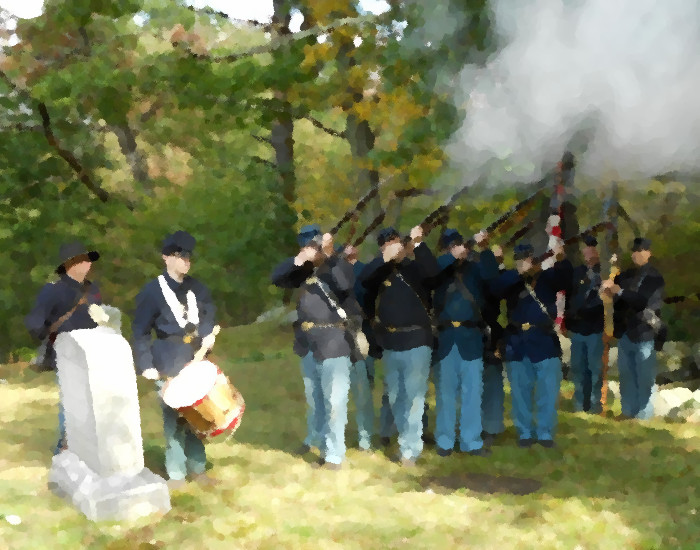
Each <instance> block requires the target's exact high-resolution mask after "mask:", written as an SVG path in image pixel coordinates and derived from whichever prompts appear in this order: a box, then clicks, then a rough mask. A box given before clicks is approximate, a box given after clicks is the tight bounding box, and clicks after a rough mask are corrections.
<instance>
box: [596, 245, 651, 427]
mask: <svg viewBox="0 0 700 550" xmlns="http://www.w3.org/2000/svg"><path fill="white" fill-rule="evenodd" d="M650 257H651V241H649V240H648V239H644V238H636V239H634V242H633V244H632V261H633V262H634V264H635V267H633V268H631V269H628V270H627V271H624V272H623V273H621V274H620V275H618V276H617V277H615V281H614V282H612V283H611V282H610V281H604V282H603V284H602V290H603V292H607V293H608V294H610V295H612V296H613V297H614V303H615V310H614V318H615V337H616V338H618V348H617V350H618V355H617V365H618V370H619V372H620V398H621V405H622V415H623V418H625V417H626V418H639V419H648V418H651V416H653V412H654V411H653V406H652V403H651V394H652V390H653V388H654V380H655V377H656V351H658V349H660V347H661V346H662V345H663V336H664V325H663V323H662V322H661V317H660V315H661V304H662V301H663V294H664V286H665V283H664V278H663V277H662V276H661V274H660V273H659V271H658V270H657V269H656V268H655V267H654V266H652V265H651V263H649V258H650Z"/></svg>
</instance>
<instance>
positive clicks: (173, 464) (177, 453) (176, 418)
mask: <svg viewBox="0 0 700 550" xmlns="http://www.w3.org/2000/svg"><path fill="white" fill-rule="evenodd" d="M163 384H164V381H163V380H157V381H156V386H157V388H158V389H160V388H162V387H163ZM160 406H161V408H162V409H163V433H164V435H165V470H166V472H167V473H168V477H169V478H170V479H177V480H180V479H185V476H187V474H202V473H204V470H205V468H206V465H207V455H206V453H205V451H204V443H203V442H202V440H201V439H199V438H198V437H197V436H196V435H195V434H194V432H193V431H192V429H191V428H190V426H189V424H187V422H186V421H185V420H184V419H182V418H180V415H179V414H178V412H177V411H176V410H175V409H171V408H170V407H168V406H167V405H166V404H165V403H163V400H162V399H161V400H160Z"/></svg>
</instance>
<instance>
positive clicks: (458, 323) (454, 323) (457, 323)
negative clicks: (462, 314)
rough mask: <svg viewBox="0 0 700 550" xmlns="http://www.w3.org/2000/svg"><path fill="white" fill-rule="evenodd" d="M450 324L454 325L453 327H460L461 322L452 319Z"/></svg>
mask: <svg viewBox="0 0 700 550" xmlns="http://www.w3.org/2000/svg"><path fill="white" fill-rule="evenodd" d="M452 326H453V327H455V328H457V327H461V326H462V323H460V322H459V321H452Z"/></svg>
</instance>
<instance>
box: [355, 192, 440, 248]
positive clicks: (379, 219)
mask: <svg viewBox="0 0 700 550" xmlns="http://www.w3.org/2000/svg"><path fill="white" fill-rule="evenodd" d="M433 193H434V191H433V190H432V189H418V188H417V187H409V188H407V189H399V190H398V191H392V192H391V193H389V197H388V198H389V202H391V201H392V200H394V199H405V198H408V197H416V196H419V195H431V194H433ZM386 210H387V209H386V208H383V209H382V211H381V212H380V213H379V214H377V216H376V217H375V218H374V220H372V221H371V222H370V224H369V225H368V226H367V227H366V228H365V230H364V231H363V232H362V234H361V235H360V236H359V237H358V238H357V239H355V241H354V242H353V243H352V246H354V247H358V246H360V245H361V244H362V243H363V242H364V241H365V239H367V237H369V235H371V234H372V232H373V231H374V230H375V229H377V227H379V226H380V225H381V224H382V222H384V219H385V218H386Z"/></svg>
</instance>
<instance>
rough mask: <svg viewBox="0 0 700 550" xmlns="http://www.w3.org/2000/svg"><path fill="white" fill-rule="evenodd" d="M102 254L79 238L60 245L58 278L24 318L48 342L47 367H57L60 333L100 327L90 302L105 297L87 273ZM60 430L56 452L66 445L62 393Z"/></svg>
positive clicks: (33, 330) (40, 338)
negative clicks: (91, 249)
mask: <svg viewBox="0 0 700 550" xmlns="http://www.w3.org/2000/svg"><path fill="white" fill-rule="evenodd" d="M99 257H100V255H99V253H97V252H95V251H88V250H87V249H86V248H85V246H83V244H81V243H79V242H72V243H67V244H64V245H62V246H61V247H60V249H59V258H60V265H59V266H58V267H57V268H56V273H57V274H58V275H59V279H58V281H56V282H54V283H47V284H46V285H44V286H43V287H42V289H41V290H40V291H39V295H38V297H37V299H36V303H35V305H34V308H33V309H32V311H31V313H29V315H27V316H26V317H25V319H24V324H25V326H26V327H27V330H28V331H29V333H30V334H31V335H32V336H33V337H34V338H37V339H39V340H43V341H44V342H45V348H44V357H43V358H41V359H40V361H41V363H42V365H41V366H42V367H43V368H45V369H46V370H54V369H56V352H55V350H54V347H53V344H54V342H55V340H56V336H57V335H58V334H60V333H62V332H70V331H72V330H80V329H89V328H96V327H97V323H95V321H93V319H92V317H90V314H89V313H88V307H89V306H90V305H91V304H101V303H102V299H101V297H100V291H99V289H98V287H97V285H96V284H95V283H92V282H90V281H88V280H87V279H86V277H87V274H88V272H89V271H90V268H91V267H92V262H95V261H97V259H98V258H99ZM58 432H59V436H58V443H57V444H56V447H55V449H54V455H56V454H58V453H59V452H61V451H62V450H63V449H65V448H66V428H65V417H64V412H63V405H62V402H61V399H60V397H59V401H58Z"/></svg>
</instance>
